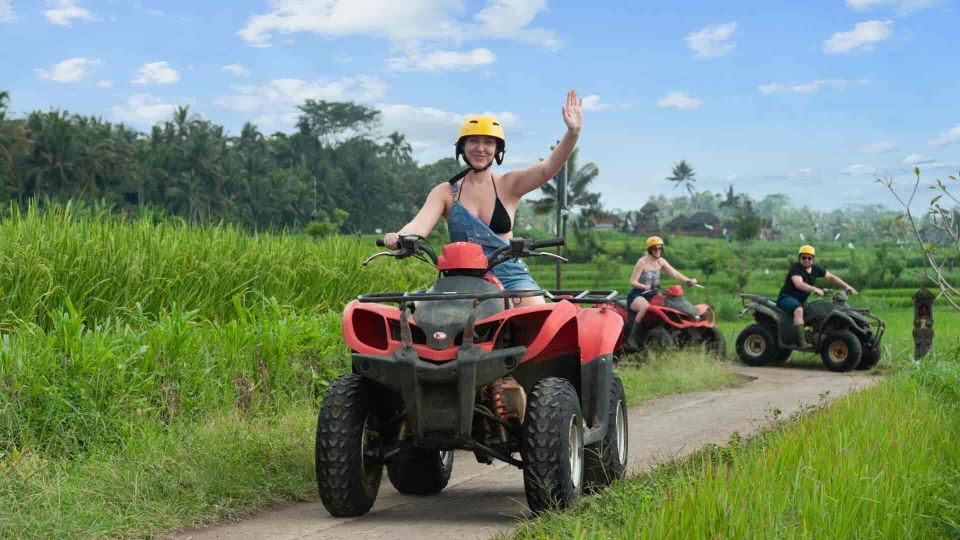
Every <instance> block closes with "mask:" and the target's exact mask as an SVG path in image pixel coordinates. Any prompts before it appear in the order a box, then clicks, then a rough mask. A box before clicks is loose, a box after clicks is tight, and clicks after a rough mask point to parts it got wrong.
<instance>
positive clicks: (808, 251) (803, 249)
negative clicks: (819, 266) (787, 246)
mask: <svg viewBox="0 0 960 540" xmlns="http://www.w3.org/2000/svg"><path fill="white" fill-rule="evenodd" d="M797 255H798V256H800V255H810V256H813V257H816V256H817V250H815V249H813V246H811V245H810V244H804V245H802V246H800V252H799V253H797Z"/></svg>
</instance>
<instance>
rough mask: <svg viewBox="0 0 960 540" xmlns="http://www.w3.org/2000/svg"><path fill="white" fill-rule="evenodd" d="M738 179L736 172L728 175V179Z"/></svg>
mask: <svg viewBox="0 0 960 540" xmlns="http://www.w3.org/2000/svg"><path fill="white" fill-rule="evenodd" d="M736 179H737V175H735V174H731V175H729V176H727V181H733V180H736Z"/></svg>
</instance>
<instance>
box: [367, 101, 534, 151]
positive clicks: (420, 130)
mask: <svg viewBox="0 0 960 540" xmlns="http://www.w3.org/2000/svg"><path fill="white" fill-rule="evenodd" d="M376 108H377V109H379V110H380V118H381V121H382V126H381V132H382V133H383V134H384V135H386V134H388V133H392V132H394V131H399V132H400V133H403V134H404V136H406V137H407V142H409V143H410V145H411V146H412V147H413V148H414V150H415V151H416V153H417V154H420V155H427V154H429V155H430V156H431V157H432V158H437V157H440V156H451V157H452V155H453V143H454V142H455V140H456V138H457V130H458V128H459V126H460V123H461V122H463V119H464V118H466V117H467V115H469V114H488V115H490V116H493V117H494V118H496V119H497V120H498V121H499V122H500V123H501V124H502V125H503V129H504V131H505V133H506V136H507V141H508V143H507V147H508V148H509V147H510V144H509V141H510V140H511V138H512V137H513V136H514V135H515V134H516V132H517V130H518V129H519V128H520V126H521V122H520V119H519V117H517V115H516V114H514V113H512V112H508V111H498V112H494V111H467V112H451V111H444V110H440V109H434V108H432V107H418V106H415V105H404V104H386V103H380V104H377V105H376ZM507 156H510V158H509V159H508V160H507V161H505V162H504V164H505V165H511V166H515V165H517V164H518V163H521V162H523V163H526V162H527V158H522V157H520V156H514V155H512V154H511V153H510V152H507Z"/></svg>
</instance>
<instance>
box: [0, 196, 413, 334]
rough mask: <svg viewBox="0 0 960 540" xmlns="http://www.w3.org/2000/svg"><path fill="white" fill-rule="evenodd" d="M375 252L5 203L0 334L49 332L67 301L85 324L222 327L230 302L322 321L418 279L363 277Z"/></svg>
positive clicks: (345, 240)
mask: <svg viewBox="0 0 960 540" xmlns="http://www.w3.org/2000/svg"><path fill="white" fill-rule="evenodd" d="M374 249H375V247H374V246H373V245H372V244H369V245H368V244H364V243H362V242H361V241H360V239H359V238H350V237H333V238H330V239H326V240H323V241H320V242H316V241H313V240H311V239H309V238H307V237H303V236H293V235H285V234H281V235H257V234H248V233H247V232H245V231H242V230H240V229H237V228H234V227H232V226H207V227H192V226H188V225H187V224H185V223H183V222H178V221H169V220H167V221H156V220H154V219H151V218H150V217H149V216H145V217H141V218H139V219H133V220H130V221H127V220H120V219H116V218H113V217H112V216H110V214H107V213H105V212H103V211H91V210H83V209H81V210H78V209H76V208H75V207H73V206H71V205H70V204H66V205H63V206H51V207H48V208H44V209H40V208H38V207H37V206H36V205H35V204H34V205H31V206H29V207H28V208H26V209H25V210H21V209H20V208H19V207H16V206H14V207H11V208H10V210H9V215H8V216H7V217H6V218H5V219H4V220H3V221H0V327H3V328H7V327H10V326H12V325H14V324H16V323H17V321H27V322H33V323H36V324H39V325H41V326H44V327H49V325H50V324H51V323H52V320H51V317H52V315H51V314H52V313H56V312H58V311H60V310H61V309H63V307H64V306H65V305H66V304H67V302H68V300H69V301H70V302H72V304H73V305H74V306H75V308H76V309H77V311H78V312H80V313H82V314H83V315H84V317H85V318H87V319H88V320H91V321H98V320H101V319H107V318H118V317H122V316H123V315H125V314H127V313H134V314H147V315H159V314H161V313H165V312H172V311H176V310H188V311H189V310H196V311H197V312H198V315H199V316H201V317H204V318H208V319H212V320H219V321H222V320H228V319H231V318H233V317H234V316H236V305H237V303H238V302H239V303H240V304H242V305H245V306H250V305H260V304H262V303H263V302H265V301H268V300H271V299H272V300H274V301H276V302H277V303H280V304H282V305H289V306H292V307H294V308H297V309H307V310H315V311H317V312H323V311H326V310H330V309H333V310H339V309H341V308H342V307H343V305H344V304H345V303H346V302H347V301H349V300H350V299H351V298H353V297H355V296H356V295H357V294H360V293H363V292H371V291H382V290H386V289H390V288H413V287H414V286H416V285H421V284H423V283H424V282H425V281H427V280H428V279H429V276H430V274H431V272H430V271H429V267H427V266H426V265H416V264H375V265H373V266H372V267H370V268H366V269H362V268H361V266H360V262H361V261H362V260H363V258H364V257H366V256H367V255H369V254H370V253H371V252H372V251H373V250H374Z"/></svg>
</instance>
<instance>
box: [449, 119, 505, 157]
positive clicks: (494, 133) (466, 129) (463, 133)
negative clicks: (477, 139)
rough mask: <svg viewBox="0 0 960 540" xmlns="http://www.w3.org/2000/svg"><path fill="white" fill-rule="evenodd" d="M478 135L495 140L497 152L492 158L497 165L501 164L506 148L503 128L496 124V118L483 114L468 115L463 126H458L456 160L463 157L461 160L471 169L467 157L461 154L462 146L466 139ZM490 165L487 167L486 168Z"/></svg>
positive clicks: (498, 123)
mask: <svg viewBox="0 0 960 540" xmlns="http://www.w3.org/2000/svg"><path fill="white" fill-rule="evenodd" d="M478 135H479V136H486V137H493V138H494V139H497V152H496V153H495V154H494V155H493V157H494V159H495V160H497V165H500V164H501V163H503V154H504V152H505V151H506V147H507V137H506V135H504V133H503V126H502V125H500V122H498V121H497V119H496V118H494V117H492V116H488V115H484V114H474V115H470V116H468V117H467V119H466V120H464V121H463V124H461V125H460V134H459V135H457V143H456V158H457V160H458V161H459V160H460V156H463V160H464V161H466V162H467V165H470V167H471V168H473V165H471V163H470V162H469V161H468V160H467V156H466V154H464V152H463V145H464V143H465V142H466V139H467V137H473V136H478ZM492 164H493V163H492V162H491V163H490V165H492ZM490 165H487V167H489V166H490ZM487 167H484V168H487Z"/></svg>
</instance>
